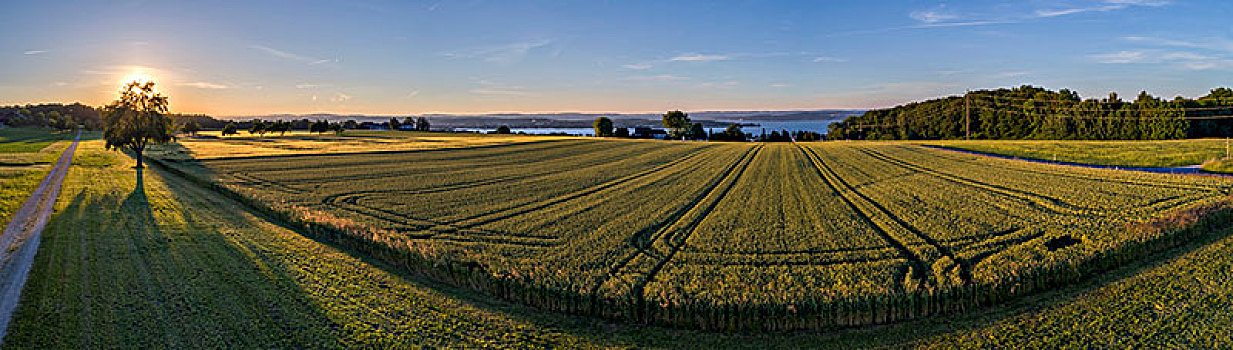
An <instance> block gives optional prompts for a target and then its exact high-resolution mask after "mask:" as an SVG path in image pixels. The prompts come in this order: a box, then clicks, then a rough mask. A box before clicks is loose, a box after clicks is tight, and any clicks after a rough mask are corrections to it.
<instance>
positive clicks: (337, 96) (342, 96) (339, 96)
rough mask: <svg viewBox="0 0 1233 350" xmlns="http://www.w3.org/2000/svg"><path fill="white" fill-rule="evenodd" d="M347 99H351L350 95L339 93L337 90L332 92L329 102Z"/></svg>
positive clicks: (345, 100)
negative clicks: (332, 95)
mask: <svg viewBox="0 0 1233 350" xmlns="http://www.w3.org/2000/svg"><path fill="white" fill-rule="evenodd" d="M314 97H315V96H314ZM349 100H351V95H348V94H344V93H341V92H339V93H335V94H334V97H331V98H330V102H334V103H341V102H347V101H349Z"/></svg>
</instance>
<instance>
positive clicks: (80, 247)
mask: <svg viewBox="0 0 1233 350" xmlns="http://www.w3.org/2000/svg"><path fill="white" fill-rule="evenodd" d="M125 170H127V169H126V168H125ZM102 174H104V175H105V176H125V177H127V176H132V175H133V174H132V173H129V172H127V171H118V172H110V173H102ZM77 176H81V175H77ZM147 176H155V177H153V178H150V179H149V180H150V181H147V179H146V177H147ZM161 179H162V175H161V174H159V172H157V171H152V170H150V169H137V171H136V181H135V182H127V181H125V180H127V179H124V180H119V181H116V182H107V181H104V182H102V183H101V184H91V185H86V186H84V187H82V188H80V189H79V191H80V192H77V193H76V194H75V197H74V198H73V200H72V201H71V202H70V203H68V205H67V206H66V207H65V208H64V209H62V210H61V211H60V212H58V213H57V215H55V216H53V217H52V219H51V220H50V222H49V224H48V226H47V227H48V230H47V231H46V233H45V240H44V243H43V245H42V246H41V247H40V250H39V256H38V257H37V258H36V262H35V267H34V270H33V273H32V274H31V277H30V278H31V282H30V284H29V285H28V286H27V291H29V292H28V294H27V295H23V303H22V307H21V308H22V310H19V313H18V314H16V315H15V318H14V323H13V324H14V325H15V326H14V327H13V328H11V329H12V330H13V332H12V333H11V334H12V335H13V337H10V338H8V339H9V341H7V342H6V343H5V345H11V346H16V347H23V344H25V345H24V346H28V347H32V348H48V347H62V348H89V347H100V346H124V345H122V344H127V345H129V346H131V345H132V344H145V345H146V346H152V347H168V348H183V347H238V348H260V347H293V348H297V347H298V348H338V347H341V345H340V344H339V342H338V339H337V337H335V336H332V334H333V333H332V332H333V330H334V329H335V327H337V326H338V325H337V324H334V323H332V322H330V319H329V317H327V315H325V314H324V313H322V312H320V311H319V309H316V308H314V307H312V306H311V305H309V304H308V303H307V302H305V300H307V299H308V298H307V297H306V296H304V295H300V294H297V293H300V292H301V291H300V290H298V289H295V288H289V287H288V285H293V284H294V280H293V279H292V278H291V277H290V276H288V275H286V274H285V273H279V272H278V271H270V269H268V267H267V266H264V264H263V262H261V261H257V260H254V259H252V258H251V255H252V252H250V251H247V250H246V248H245V247H241V246H238V245H235V244H233V242H231V241H229V240H228V237H227V236H226V235H225V234H224V233H223V232H221V231H220V230H219V229H217V226H218V225H217V224H218V223H216V222H209V221H208V220H209V219H211V218H210V217H205V216H203V215H201V214H199V213H200V211H201V210H222V211H224V212H225V211H228V210H231V209H233V208H208V209H200V208H199V206H197V205H195V204H197V203H193V202H191V201H187V200H186V198H184V197H183V196H179V195H177V194H176V193H174V192H173V191H167V190H165V187H164V183H165V181H160V180H161ZM113 181H114V180H113ZM126 183H133V184H134V185H133V187H132V189H131V191H129V190H127V187H126V186H123V187H122V185H120V184H126ZM151 185H153V187H149V186H151ZM126 192H127V195H125V193H126ZM65 194H66V195H69V193H65ZM122 196H123V197H122ZM177 209H178V210H177ZM224 224H227V223H224ZM236 224H238V225H245V224H246V223H236ZM66 286H67V288H66ZM40 344H41V345H40ZM89 344H94V345H92V346H91V345H89Z"/></svg>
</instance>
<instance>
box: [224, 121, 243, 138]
mask: <svg viewBox="0 0 1233 350" xmlns="http://www.w3.org/2000/svg"><path fill="white" fill-rule="evenodd" d="M236 129H237V128H236V126H235V123H233V122H227V125H225V126H223V136H227V135H236V134H239V133H240V131H239V130H236Z"/></svg>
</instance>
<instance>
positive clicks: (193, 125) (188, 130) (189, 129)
mask: <svg viewBox="0 0 1233 350" xmlns="http://www.w3.org/2000/svg"><path fill="white" fill-rule="evenodd" d="M181 130H183V131H184V133H185V134H189V135H193V136H197V132H198V131H201V124H198V123H197V120H196V119H189V120H188V121H187V122H184V127H182V128H181Z"/></svg>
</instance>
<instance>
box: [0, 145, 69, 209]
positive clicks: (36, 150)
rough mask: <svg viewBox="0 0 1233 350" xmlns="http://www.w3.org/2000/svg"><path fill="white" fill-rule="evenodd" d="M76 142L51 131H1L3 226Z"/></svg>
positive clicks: (0, 167)
mask: <svg viewBox="0 0 1233 350" xmlns="http://www.w3.org/2000/svg"><path fill="white" fill-rule="evenodd" d="M72 139H73V134H72V133H61V132H52V131H51V130H49V129H41V128H10V127H5V128H0V223H4V224H8V222H9V218H11V217H12V215H13V212H14V211H16V210H17V208H18V207H20V206H21V204H22V203H24V202H25V201H26V198H28V197H29V196H30V192H31V191H33V190H34V188H35V187H37V186H38V184H39V182H41V181H42V180H43V177H45V176H46V175H47V172H48V171H51V163H52V162H54V161H55V160H56V158H57V157H59V156H60V153H61V152H63V151H64V149H65V148H67V147H68V145H69V143H71V141H72Z"/></svg>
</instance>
